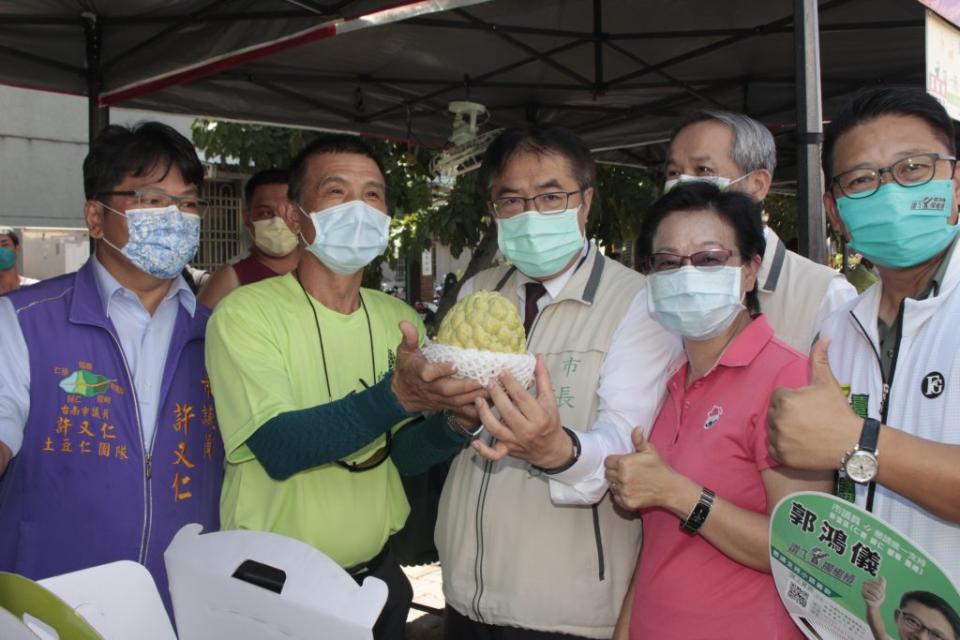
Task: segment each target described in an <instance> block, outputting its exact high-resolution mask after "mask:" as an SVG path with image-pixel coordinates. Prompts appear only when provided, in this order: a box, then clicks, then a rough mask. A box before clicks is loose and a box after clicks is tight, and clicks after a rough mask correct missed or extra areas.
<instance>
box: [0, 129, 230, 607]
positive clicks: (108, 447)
mask: <svg viewBox="0 0 960 640" xmlns="http://www.w3.org/2000/svg"><path fill="white" fill-rule="evenodd" d="M83 181H84V191H85V195H86V198H87V200H86V203H85V204H84V208H83V214H84V218H85V219H86V224H87V228H88V229H89V231H90V236H91V237H92V238H95V239H96V240H97V243H96V251H95V253H94V255H93V256H91V257H90V259H89V260H88V261H87V263H86V264H85V265H83V266H82V267H81V268H80V270H79V271H77V272H76V273H70V274H67V275H64V276H60V277H58V278H53V279H51V280H46V281H44V282H42V283H40V284H37V285H34V286H32V287H29V288H25V289H21V290H19V291H15V292H13V293H11V294H9V295H7V296H4V297H0V360H2V362H4V364H5V366H4V367H2V368H0V570H3V571H12V572H15V573H19V574H22V575H25V576H27V577H29V578H33V579H41V578H46V577H48V576H53V575H57V574H61V573H66V572H70V571H76V570H78V569H83V568H86V567H91V566H94V565H99V564H103V563H107V562H113V561H115V560H134V561H137V562H140V563H141V564H143V565H145V566H146V567H147V569H149V570H150V573H151V574H152V575H153V577H154V579H155V580H156V582H157V586H158V588H159V590H160V594H161V596H162V597H163V599H164V602H165V603H166V605H167V608H168V610H169V608H170V594H169V592H168V589H167V577H166V571H165V569H164V564H163V551H164V550H165V549H166V547H167V545H168V544H169V543H170V540H171V539H172V538H173V535H174V534H175V533H176V532H177V531H178V530H179V529H180V527H182V526H183V525H185V524H187V523H191V522H198V523H200V524H202V525H203V528H204V530H205V531H214V530H216V529H217V528H218V527H219V517H218V508H219V507H218V504H219V498H220V485H221V480H222V476H223V448H222V445H221V438H220V436H219V434H218V433H217V429H218V425H217V419H216V413H215V411H214V403H213V398H212V396H211V393H210V383H209V380H208V378H207V372H206V369H205V367H204V360H203V351H204V331H205V328H206V323H207V319H208V317H209V311H208V310H206V308H204V307H202V306H199V305H197V303H196V298H195V297H194V295H193V293H192V292H191V291H190V288H189V287H188V286H187V284H186V282H185V281H184V280H183V278H182V277H181V276H180V271H181V270H182V269H183V267H184V265H185V264H186V263H187V261H188V260H189V259H190V258H191V257H193V254H194V253H195V252H196V250H197V246H198V244H199V240H200V216H201V215H202V214H203V212H204V210H205V209H206V202H204V201H203V200H202V199H201V198H200V187H201V183H202V181H203V167H202V165H201V164H200V161H199V159H198V158H197V154H196V151H195V150H194V148H193V145H191V144H190V142H189V141H188V140H187V139H186V138H184V137H183V136H182V135H180V134H179V133H177V132H176V131H174V130H173V129H171V128H170V127H168V126H166V125H163V124H160V123H156V122H146V123H141V124H139V125H137V126H136V127H134V128H132V129H127V128H125V127H120V126H110V127H107V128H106V129H105V130H104V131H103V132H102V133H101V134H100V135H99V136H98V137H97V139H96V140H95V141H94V143H93V145H92V146H91V148H90V153H89V154H88V155H87V157H86V160H84V163H83Z"/></svg>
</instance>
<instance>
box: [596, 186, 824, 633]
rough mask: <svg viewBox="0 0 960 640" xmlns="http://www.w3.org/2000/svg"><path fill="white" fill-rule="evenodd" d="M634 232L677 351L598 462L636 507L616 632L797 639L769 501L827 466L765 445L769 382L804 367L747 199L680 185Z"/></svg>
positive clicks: (798, 381)
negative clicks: (630, 570) (769, 303)
mask: <svg viewBox="0 0 960 640" xmlns="http://www.w3.org/2000/svg"><path fill="white" fill-rule="evenodd" d="M641 242H642V247H641V248H642V250H643V251H644V256H645V258H646V262H647V267H648V271H649V274H650V275H649V280H648V283H647V292H648V302H649V307H650V311H651V313H652V314H653V316H654V317H655V318H657V320H658V321H659V322H660V323H661V324H662V325H663V326H664V327H665V328H666V329H668V330H669V331H671V332H673V333H676V334H679V335H680V336H681V337H682V338H683V345H684V353H685V356H686V358H685V361H684V362H683V363H682V365H681V366H679V368H678V370H677V371H676V373H675V374H674V375H673V376H671V378H670V380H669V382H668V384H667V397H666V399H665V401H664V405H663V407H662V408H661V410H660V414H659V416H658V417H657V419H656V422H655V423H654V425H653V429H652V431H651V432H650V439H649V441H648V440H647V439H646V438H645V433H644V431H643V430H641V429H639V428H638V429H635V430H634V434H633V440H634V445H635V447H636V453H634V454H631V455H623V456H610V457H608V458H607V459H606V461H605V464H606V475H607V480H608V481H609V483H610V488H611V492H612V493H613V496H614V499H615V500H616V501H617V502H618V503H619V504H620V505H621V506H623V507H625V508H627V509H638V510H640V513H641V515H642V518H643V549H642V551H641V554H640V559H639V561H638V563H637V570H636V573H635V575H634V580H633V584H632V586H631V590H630V592H629V593H628V595H627V598H626V599H625V601H624V607H623V612H622V613H621V616H620V623H619V624H618V626H617V638H627V637H629V638H631V640H638V639H642V640H674V639H675V640H698V639H701V638H702V639H709V640H719V639H723V638H730V639H733V638H736V639H737V640H750V639H756V640H761V639H762V640H778V639H783V638H790V639H793V638H803V635H802V634H801V633H800V631H799V629H797V628H796V626H794V624H793V622H792V621H791V620H790V617H789V616H788V615H787V612H786V610H785V609H784V608H783V605H782V604H781V603H780V599H779V597H778V596H777V592H776V589H775V587H774V583H773V578H772V577H771V576H770V560H769V556H768V553H769V535H768V523H769V512H770V509H771V508H773V506H775V505H776V503H777V502H778V501H779V500H780V498H782V497H783V496H785V495H787V494H788V493H792V492H794V491H807V490H815V491H816V490H822V491H829V490H830V479H829V478H827V477H825V476H824V475H822V474H818V475H816V476H814V475H811V474H809V473H800V472H798V471H794V470H791V469H784V468H782V467H778V463H777V461H776V460H774V459H773V458H771V457H770V455H769V453H768V448H767V406H768V404H769V401H770V395H771V393H773V390H774V389H775V388H777V387H797V386H803V385H805V384H807V381H808V369H807V359H806V357H805V356H803V355H801V354H800V353H798V352H796V351H794V350H793V349H792V348H790V347H789V346H787V345H786V344H785V343H783V342H781V341H780V340H778V339H777V338H775V337H774V335H773V329H772V328H771V327H770V324H769V323H768V322H767V319H766V318H765V317H764V316H763V315H762V314H761V313H760V310H759V303H758V301H757V291H756V282H757V271H758V270H759V269H760V261H761V256H762V255H763V249H764V238H763V225H762V223H761V221H760V205H759V204H757V203H756V202H755V201H754V200H752V199H751V198H750V197H748V196H746V195H743V194H741V193H738V192H733V191H726V192H721V191H720V190H719V189H718V188H717V187H715V186H714V185H712V184H709V183H705V182H695V183H690V184H687V185H681V186H679V187H677V188H676V189H674V190H672V191H670V192H669V193H667V194H666V195H665V196H663V197H662V198H661V199H660V200H658V201H657V202H656V203H655V204H654V205H653V207H652V208H651V210H650V212H649V214H648V215H647V218H646V220H645V221H644V225H643V230H642V232H641ZM628 630H629V633H628Z"/></svg>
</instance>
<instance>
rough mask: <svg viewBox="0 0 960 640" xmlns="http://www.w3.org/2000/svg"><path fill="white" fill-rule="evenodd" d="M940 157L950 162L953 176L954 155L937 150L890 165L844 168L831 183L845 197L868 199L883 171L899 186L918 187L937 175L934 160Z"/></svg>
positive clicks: (874, 190)
mask: <svg viewBox="0 0 960 640" xmlns="http://www.w3.org/2000/svg"><path fill="white" fill-rule="evenodd" d="M940 160H943V161H945V162H950V163H952V164H951V165H950V174H951V175H953V172H954V170H955V169H956V166H957V159H956V158H954V157H953V156H942V155H940V154H939V153H923V154H920V155H916V156H910V157H909V158H903V159H902V160H897V161H896V162H894V163H893V164H892V165H890V166H889V167H882V168H880V169H852V170H850V171H844V172H843V173H841V174H838V175H836V176H834V177H833V180H831V182H832V183H833V184H835V185H837V186H838V187H840V191H841V192H842V193H843V195H845V196H847V197H848V198H869V197H870V196H872V195H873V194H875V193H876V192H877V190H878V189H879V188H880V185H881V183H882V182H883V174H885V173H889V174H890V177H891V178H893V180H894V181H895V182H896V183H897V184H899V185H900V186H901V187H919V186H921V185H924V184H927V183H928V182H930V181H931V180H933V177H934V176H935V175H936V173H937V162H938V161H940Z"/></svg>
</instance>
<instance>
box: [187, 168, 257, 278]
mask: <svg viewBox="0 0 960 640" xmlns="http://www.w3.org/2000/svg"><path fill="white" fill-rule="evenodd" d="M240 184H241V183H240V182H239V181H235V180H229V181H227V180H223V181H221V180H207V181H206V182H205V184H204V187H203V192H204V198H206V199H207V201H208V202H209V203H210V208H209V209H207V212H206V213H205V214H204V216H203V223H202V224H201V225H200V249H199V250H198V251H197V256H196V258H194V260H193V262H192V263H191V264H192V266H193V267H195V268H197V269H203V270H205V271H213V270H215V269H216V268H217V267H219V266H220V265H222V264H225V263H226V262H227V261H229V260H230V259H231V258H234V257H235V256H236V255H237V254H238V253H240V251H242V250H243V249H244V248H245V246H246V245H245V243H244V241H243V237H244V235H243V234H244V230H243V223H242V218H241V209H242V208H243V190H242V189H241V188H240Z"/></svg>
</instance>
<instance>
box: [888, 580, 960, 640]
mask: <svg viewBox="0 0 960 640" xmlns="http://www.w3.org/2000/svg"><path fill="white" fill-rule="evenodd" d="M911 602H916V603H917V604H921V605H923V606H925V607H927V608H928V609H934V610H936V611H939V612H940V613H941V614H943V617H944V618H946V619H947V622H948V623H949V624H950V628H951V629H953V635H954V636H956V637H957V638H960V615H957V612H956V611H954V610H953V607H951V606H950V604H949V603H948V602H947V601H946V600H944V599H943V598H941V597H940V596H938V595H937V594H935V593H930V592H929V591H907V592H906V593H905V594H903V595H902V596H900V609H903V608H904V607H905V606H907V605H908V604H910V603H911Z"/></svg>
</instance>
